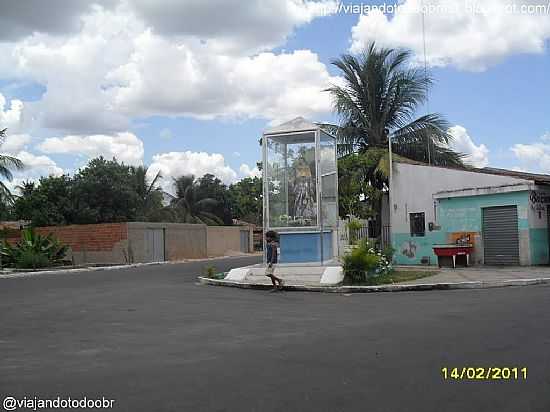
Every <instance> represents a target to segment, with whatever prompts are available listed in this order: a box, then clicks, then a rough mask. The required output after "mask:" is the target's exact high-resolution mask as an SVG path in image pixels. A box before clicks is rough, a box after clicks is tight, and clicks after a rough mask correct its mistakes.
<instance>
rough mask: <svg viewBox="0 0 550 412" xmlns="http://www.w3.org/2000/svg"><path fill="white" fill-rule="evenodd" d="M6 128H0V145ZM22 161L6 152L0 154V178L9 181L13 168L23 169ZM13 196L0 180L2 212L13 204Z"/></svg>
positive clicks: (3, 139) (4, 136)
mask: <svg viewBox="0 0 550 412" xmlns="http://www.w3.org/2000/svg"><path fill="white" fill-rule="evenodd" d="M6 131H7V129H0V147H1V146H2V145H3V144H4V142H5V139H6ZM23 167H24V165H23V162H22V161H21V160H19V159H17V158H16V157H13V156H9V155H6V154H0V178H3V179H6V180H9V181H11V180H12V179H13V174H12V171H13V170H21V169H23ZM13 201H14V198H13V195H12V193H11V192H10V190H9V189H8V187H7V186H6V185H5V183H4V182H3V181H1V180H0V203H1V207H0V208H1V209H2V211H3V212H7V209H8V207H9V206H11V205H12V204H13Z"/></svg>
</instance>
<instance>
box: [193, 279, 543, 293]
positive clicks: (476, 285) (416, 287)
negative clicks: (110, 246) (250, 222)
mask: <svg viewBox="0 0 550 412" xmlns="http://www.w3.org/2000/svg"><path fill="white" fill-rule="evenodd" d="M199 282H200V283H202V284H203V285H210V286H226V287H234V288H241V289H260V290H267V289H271V288H272V287H273V286H271V285H265V284H259V283H246V282H235V281H231V280H224V279H210V278H205V277H202V276H199ZM547 283H550V278H534V279H509V280H498V281H471V282H455V283H423V284H409V285H407V284H394V285H380V286H307V285H285V286H284V287H283V289H284V290H289V291H299V292H324V293H376V292H412V291H427V290H452V289H490V288H503V287H509V286H529V285H542V284H547Z"/></svg>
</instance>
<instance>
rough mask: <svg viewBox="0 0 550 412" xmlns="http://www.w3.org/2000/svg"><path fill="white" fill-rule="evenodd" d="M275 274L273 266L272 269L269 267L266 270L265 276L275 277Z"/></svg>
mask: <svg viewBox="0 0 550 412" xmlns="http://www.w3.org/2000/svg"><path fill="white" fill-rule="evenodd" d="M274 273H275V267H274V266H271V267H269V266H268V267H266V268H265V275H266V276H267V277H269V276H273V274H274Z"/></svg>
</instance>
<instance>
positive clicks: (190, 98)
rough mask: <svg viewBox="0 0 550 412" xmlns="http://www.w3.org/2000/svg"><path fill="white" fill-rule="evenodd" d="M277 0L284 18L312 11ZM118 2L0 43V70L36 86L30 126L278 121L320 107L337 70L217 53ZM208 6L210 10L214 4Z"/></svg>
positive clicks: (300, 57) (67, 129)
mask: <svg viewBox="0 0 550 412" xmlns="http://www.w3.org/2000/svg"><path fill="white" fill-rule="evenodd" d="M286 1H287V3H288V5H290V6H288V5H287V6H288V7H289V8H290V10H291V11H292V10H294V9H296V10H294V11H292V13H294V14H296V16H298V17H295V18H293V19H294V20H292V21H297V22H300V21H303V22H305V21H309V19H311V18H313V17H314V16H316V15H318V14H319V13H320V12H319V10H318V8H319V7H321V6H320V5H319V4H317V3H311V4H310V2H302V1H297V0H286ZM203 3H204V2H201V4H203ZM204 4H206V3H204ZM128 7H129V6H127V5H126V3H121V4H120V5H119V6H118V7H117V8H115V9H102V8H99V7H96V8H94V9H93V12H91V13H89V14H86V15H83V16H82V17H81V29H80V31H78V32H77V33H75V34H69V35H62V36H61V35H59V36H52V35H48V34H41V33H35V34H33V35H32V36H28V37H25V38H23V39H21V40H19V41H17V42H14V43H0V52H2V56H3V59H2V61H1V62H0V73H1V74H0V76H4V77H12V78H18V79H25V80H30V81H33V82H37V83H39V84H42V85H45V86H46V92H45V93H44V94H43V95H42V97H41V99H40V100H39V101H37V102H28V103H26V104H25V106H24V114H25V115H26V117H27V118H29V119H33V120H34V121H35V123H34V124H33V126H36V127H40V126H41V127H45V128H48V129H54V130H56V131H58V132H61V133H63V134H71V135H91V134H112V133H115V132H119V131H124V130H128V128H129V124H130V119H131V118H132V117H136V116H143V117H147V116H153V115H166V116H189V117H194V118H200V119H213V118H218V117H226V118H265V119H269V120H271V121H274V122H278V121H282V120H287V119H288V118H290V117H295V116H296V115H303V116H306V117H318V116H322V115H325V114H327V113H329V112H330V110H331V105H330V99H329V96H328V94H327V93H324V92H323V91H322V90H323V89H324V88H326V87H327V86H328V85H329V83H331V82H335V81H336V80H337V78H335V77H331V76H330V75H329V73H328V71H327V68H326V66H325V65H324V64H323V63H321V62H320V61H319V58H318V56H317V54H315V53H313V52H311V51H309V50H297V51H294V52H292V53H285V52H278V53H268V52H265V53H260V54H251V53H249V52H246V51H243V50H241V51H239V52H238V53H232V54H227V53H225V52H223V51H220V49H219V48H217V47H215V46H213V45H211V44H210V43H209V42H206V43H204V42H202V41H201V40H200V38H199V37H200V36H199V37H197V36H184V37H178V36H174V37H173V36H163V35H160V34H158V32H157V31H155V30H153V29H151V28H149V27H148V25H147V23H145V22H144V21H142V20H140V19H139V18H137V17H136V16H135V14H133V13H132V11H131V10H130V9H129V8H128ZM197 7H199V6H197ZM200 7H204V6H202V5H201V6H200ZM208 7H210V10H212V11H213V12H214V11H215V10H216V7H218V6H216V4H210V6H208ZM220 7H221V6H220ZM247 8H248V7H242V6H241V7H240V9H242V10H244V9H247ZM266 10H267V9H266ZM304 10H305V11H304ZM304 13H305V14H304ZM302 14H303V16H302ZM300 16H302V17H300ZM180 17H181V16H178V18H180ZM251 18H252V17H251ZM273 18H274V21H276V20H277V16H273ZM293 24H294V23H293ZM291 26H292V25H291ZM292 27H293V26H292ZM246 30H248V29H246ZM285 30H286V31H288V30H291V28H290V29H288V28H287V29H285ZM285 30H283V31H285ZM259 31H260V32H265V29H262V30H259ZM251 37H252V40H253V41H254V36H251Z"/></svg>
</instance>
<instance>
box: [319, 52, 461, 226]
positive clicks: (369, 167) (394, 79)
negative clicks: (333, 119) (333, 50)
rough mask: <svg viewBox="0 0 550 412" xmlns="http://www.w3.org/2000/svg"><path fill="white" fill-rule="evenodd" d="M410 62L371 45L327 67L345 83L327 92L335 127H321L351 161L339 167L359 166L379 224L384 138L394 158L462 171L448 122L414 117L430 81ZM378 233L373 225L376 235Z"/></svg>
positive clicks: (436, 117)
mask: <svg viewBox="0 0 550 412" xmlns="http://www.w3.org/2000/svg"><path fill="white" fill-rule="evenodd" d="M410 58H411V53H410V52H409V51H406V50H395V49H389V48H377V47H376V45H375V43H371V44H370V45H368V47H367V48H366V49H365V51H364V52H363V53H362V54H360V55H359V56H352V55H349V54H345V55H343V56H341V57H340V58H339V59H336V60H334V61H333V62H332V64H333V65H334V66H336V67H337V68H338V69H340V71H341V72H342V76H343V79H344V83H343V85H333V86H332V87H330V88H328V89H327V90H326V91H328V92H329V93H330V94H331V96H332V99H333V105H334V110H335V112H336V113H337V114H338V115H339V116H340V124H339V125H338V126H335V125H324V126H325V127H327V128H329V129H330V131H331V132H332V133H333V134H335V135H336V136H337V137H338V143H339V144H338V150H339V154H340V155H341V156H345V157H346V156H352V157H353V158H352V159H349V160H350V161H349V162H342V161H341V162H339V167H340V168H342V167H348V168H349V167H352V168H354V169H355V168H356V167H357V166H358V165H359V166H360V169H361V172H360V175H361V179H362V180H363V182H362V183H363V185H362V187H363V190H362V193H363V194H364V195H368V196H369V199H368V202H369V204H370V206H371V208H372V210H373V212H374V213H375V215H376V216H377V217H378V218H377V221H378V222H380V219H379V217H380V212H381V199H382V196H381V195H382V193H383V191H385V190H387V187H388V181H387V177H388V174H389V156H388V149H387V146H388V138H389V137H391V141H392V152H393V153H394V154H395V157H394V158H396V159H400V160H402V161H406V160H407V159H409V161H410V160H413V161H420V162H424V163H431V164H433V165H439V166H451V167H462V166H463V163H462V158H463V155H462V154H461V153H456V152H454V151H453V150H451V149H450V147H449V143H450V142H451V140H452V136H451V135H450V134H449V133H448V129H449V126H450V125H449V123H448V122H447V121H446V120H445V119H444V118H443V117H442V116H441V115H439V114H437V113H430V114H426V115H424V116H420V117H416V112H417V110H418V109H419V108H420V107H421V106H422V104H424V103H425V102H426V98H427V92H428V89H429V88H430V86H431V85H432V83H433V80H432V78H431V77H430V76H429V75H428V74H427V73H426V72H425V71H424V70H421V69H418V68H415V67H412V66H410V65H409V64H408V62H409V60H410ZM357 172H359V171H357ZM357 172H354V174H357ZM344 175H345V174H344ZM344 177H345V176H344ZM342 183H344V182H342ZM342 187H345V185H342ZM359 195H360V193H357V194H356V196H357V198H359ZM352 203H355V204H356V203H357V202H352ZM380 229H381V228H380V226H379V225H378V228H377V232H378V234H380Z"/></svg>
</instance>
